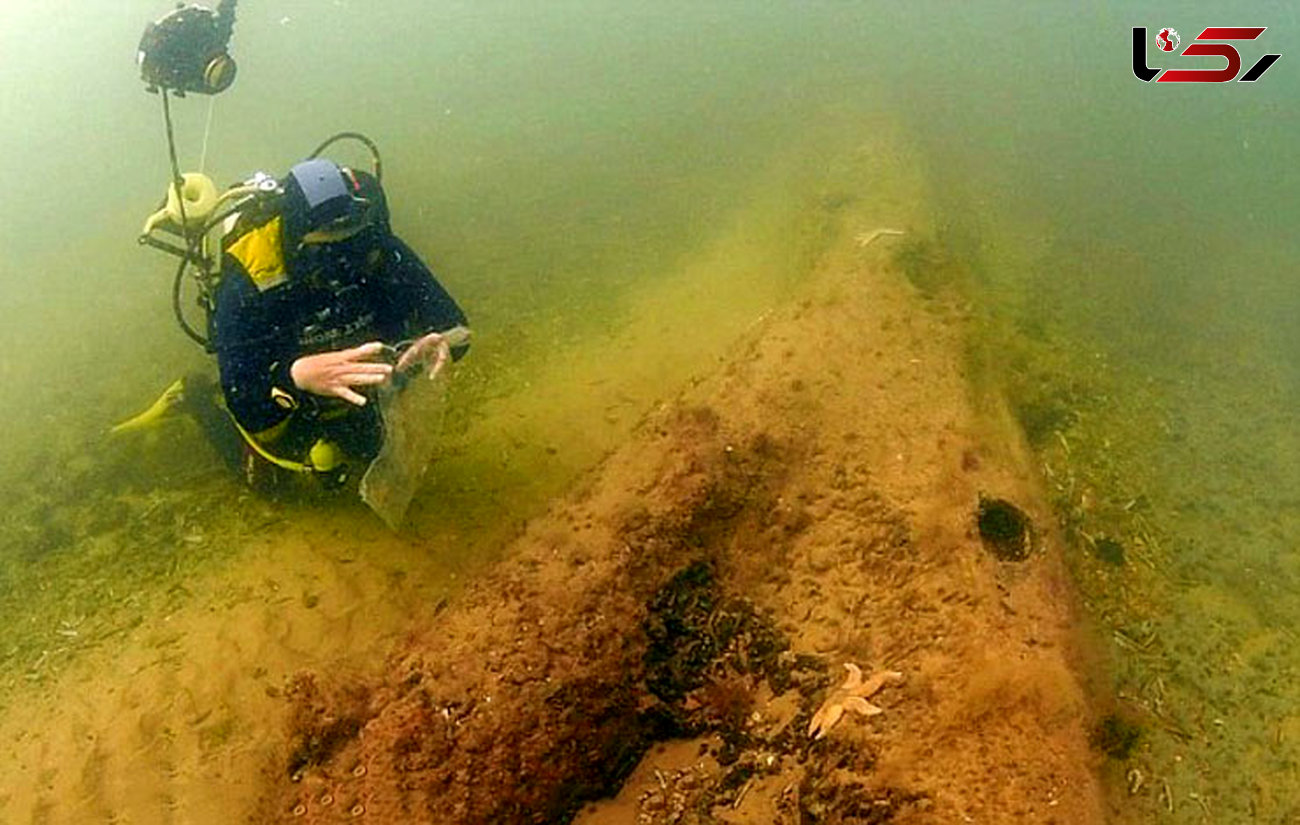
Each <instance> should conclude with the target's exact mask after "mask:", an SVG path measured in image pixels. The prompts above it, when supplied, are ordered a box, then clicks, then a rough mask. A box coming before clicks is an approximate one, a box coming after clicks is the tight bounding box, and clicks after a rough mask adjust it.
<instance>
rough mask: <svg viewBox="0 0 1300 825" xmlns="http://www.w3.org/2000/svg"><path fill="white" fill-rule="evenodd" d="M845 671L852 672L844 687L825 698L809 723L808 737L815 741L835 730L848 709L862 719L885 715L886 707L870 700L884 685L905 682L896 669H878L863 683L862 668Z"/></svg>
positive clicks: (852, 667) (852, 665)
mask: <svg viewBox="0 0 1300 825" xmlns="http://www.w3.org/2000/svg"><path fill="white" fill-rule="evenodd" d="M844 669H845V670H847V671H848V672H849V675H848V676H847V677H846V678H845V679H844V684H842V685H840V686H839V687H837V688H835V689H834V690H832V691H831V694H830V696H827V697H826V701H825V702H822V706H821V707H819V708H818V709H817V712H816V713H814V714H813V717H812V721H810V722H809V723H808V735H809V736H811V737H812V738H813V739H821V738H822V737H823V736H825V735H826V734H827V733H829V732H830V729H831V728H833V727H835V723H836V722H839V721H840V719H841V718H842V717H843V716H844V711H846V710H851V711H853V712H855V713H860V714H862V715H863V716H875V715H876V714H878V713H884V712H885V711H884V709H883V708H879V707H876V706H875V705H873V704H871V703H870V702H868V701H867V698H868V697H870V696H873V695H874V694H875V693H876V692H877V691H878V690H880V689H881V688H882V687H884V686H885V685H887V684H890V683H891V682H899V681H902V678H903V674H901V673H899V672H898V671H897V670H877V671H876V672H875V673H873V674H871V676H869V677H867V679H866V681H863V679H862V669H861V668H859V667H858V666H857V665H855V664H851V663H846V664H845V665H844Z"/></svg>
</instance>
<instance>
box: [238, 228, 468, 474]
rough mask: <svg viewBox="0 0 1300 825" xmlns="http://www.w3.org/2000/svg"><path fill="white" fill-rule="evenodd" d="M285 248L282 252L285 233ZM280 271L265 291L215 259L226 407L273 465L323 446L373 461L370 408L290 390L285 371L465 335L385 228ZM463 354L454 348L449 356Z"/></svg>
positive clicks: (448, 301) (303, 249)
mask: <svg viewBox="0 0 1300 825" xmlns="http://www.w3.org/2000/svg"><path fill="white" fill-rule="evenodd" d="M284 240H285V243H284V247H286V249H287V248H289V247H290V245H291V243H290V242H291V241H292V235H291V233H290V232H288V231H287V232H286V233H285V238H284ZM284 270H285V272H284V276H283V277H282V278H280V279H279V280H278V282H276V283H273V284H271V285H267V284H266V283H265V280H263V281H262V282H259V281H258V280H257V279H256V278H255V277H254V275H250V273H249V272H248V267H246V266H245V264H244V263H243V262H241V260H239V259H238V258H237V257H236V256H234V255H231V254H229V253H227V254H226V255H224V257H223V260H222V278H221V283H220V285H219V287H218V289H217V294H216V312H215V314H214V316H213V324H212V341H213V344H214V346H215V348H216V351H217V359H218V363H219V366H220V370H221V387H222V390H223V393H224V396H225V400H226V406H227V408H228V409H229V411H230V412H231V413H232V414H233V415H234V417H235V419H236V420H237V421H238V422H239V424H240V425H241V426H242V427H243V428H244V429H245V430H246V431H248V432H249V433H252V434H263V435H262V439H259V440H265V441H269V442H273V443H271V444H270V445H269V449H270V450H271V451H272V452H274V453H275V454H277V455H279V456H282V457H288V458H293V459H294V460H301V456H302V454H303V453H304V452H305V450H306V449H307V448H309V447H310V445H311V443H312V442H314V441H315V440H316V439H317V438H322V437H323V438H326V439H328V440H330V441H333V442H335V443H336V444H338V445H339V446H340V447H342V448H343V449H344V451H345V452H347V453H349V454H351V455H353V456H357V457H361V458H370V457H373V456H374V454H375V453H376V452H377V451H378V448H379V446H380V440H381V438H382V433H381V431H380V426H379V421H378V412H377V410H376V409H375V405H374V404H367V405H365V406H363V407H357V406H354V405H352V404H350V403H348V402H346V401H343V400H341V399H336V398H325V397H321V396H317V395H313V394H311V393H308V392H305V391H303V390H300V389H298V388H297V387H295V386H294V383H293V380H292V378H291V377H290V375H289V369H290V367H291V366H292V365H293V362H294V361H295V360H296V359H297V358H299V357H301V356H304V355H312V354H315V353H320V352H328V351H334V350H340V349H346V348H348V347H354V346H357V345H360V344H363V343H366V342H368V341H382V342H384V343H386V344H389V345H396V344H398V343H399V342H403V341H409V340H412V339H415V338H418V337H420V336H421V335H424V334H426V333H429V332H442V331H445V330H448V329H450V328H452V327H455V326H465V325H466V320H465V315H464V313H463V312H462V311H461V309H460V307H459V306H457V305H456V302H455V301H454V300H453V299H452V297H451V296H450V295H449V294H448V293H447V291H446V290H445V289H443V287H442V285H441V284H439V283H438V281H437V279H435V278H434V276H433V274H432V273H431V272H430V271H429V269H428V268H427V267H426V266H425V265H424V263H423V262H422V261H421V260H420V259H419V257H418V256H417V255H416V254H415V253H414V252H412V251H411V249H410V247H408V246H407V245H406V244H405V243H403V242H402V241H401V240H400V239H398V238H397V237H396V236H394V235H393V234H392V233H391V231H390V230H389V229H388V225H387V221H386V220H385V221H382V222H380V223H379V224H377V225H374V226H370V227H367V228H366V229H364V230H362V231H361V232H360V234H357V235H355V236H353V237H351V238H348V239H346V240H342V241H338V242H335V243H331V244H326V245H319V246H317V245H300V246H299V247H298V248H297V250H296V251H295V252H293V253H292V254H289V253H287V252H286V253H285V255H284ZM466 349H468V346H467V345H466V346H461V347H457V348H453V349H452V351H451V354H452V357H453V358H459V357H460V356H462V355H464V353H465V351H466ZM286 420H287V424H285V426H284V428H283V431H279V430H275V428H277V426H278V425H281V424H282V423H285V422H286ZM269 431H273V432H274V435H273V436H272V435H270V434H269Z"/></svg>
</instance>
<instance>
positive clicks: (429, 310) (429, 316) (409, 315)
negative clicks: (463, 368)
mask: <svg viewBox="0 0 1300 825" xmlns="http://www.w3.org/2000/svg"><path fill="white" fill-rule="evenodd" d="M388 245H389V265H388V267H387V268H386V272H385V274H386V275H387V279H388V285H387V286H388V301H387V307H386V312H385V315H386V316H387V317H386V318H385V322H384V325H385V326H387V327H388V328H389V329H391V330H393V332H394V337H396V338H398V339H414V338H418V337H420V336H422V335H425V334H427V333H430V332H445V331H447V330H449V329H451V328H452V327H461V326H463V327H467V326H469V321H468V320H466V318H465V313H464V312H463V311H462V310H461V308H460V306H459V305H457V303H456V301H455V299H453V298H452V297H451V294H450V293H449V292H447V290H446V289H445V288H443V286H442V284H440V283H439V282H438V279H437V278H435V277H434V275H433V272H431V271H430V270H429V267H427V266H426V265H425V263H424V261H422V260H420V257H419V256H418V255H416V254H415V252H414V251H412V250H411V248H410V247H409V246H407V245H406V244H405V243H404V242H403V241H402V240H401V239H400V238H397V237H391V236H390V238H389V239H388ZM468 350H469V344H468V343H466V344H463V345H461V346H458V347H453V348H452V350H451V356H452V358H455V359H459V358H460V357H461V356H463V355H464V354H465V353H466V352H467V351H468Z"/></svg>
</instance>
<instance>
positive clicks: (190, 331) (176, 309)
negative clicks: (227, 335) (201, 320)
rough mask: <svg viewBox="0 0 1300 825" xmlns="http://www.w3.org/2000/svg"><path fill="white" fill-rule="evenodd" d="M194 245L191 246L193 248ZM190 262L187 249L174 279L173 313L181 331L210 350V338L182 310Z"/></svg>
mask: <svg viewBox="0 0 1300 825" xmlns="http://www.w3.org/2000/svg"><path fill="white" fill-rule="evenodd" d="M192 248H193V247H192V246H191V249H192ZM189 263H190V253H189V252H188V251H187V252H186V253H185V256H184V257H182V258H181V263H180V266H178V267H176V277H175V278H174V279H173V280H172V313H173V314H174V315H175V316H176V323H178V324H180V326H181V331H182V332H184V333H185V334H186V335H188V336H189V338H190V340H192V341H193V342H194V343H196V344H198V345H199V346H201V347H203V348H204V349H205V350H208V351H209V352H210V351H211V349H210V348H209V346H208V339H207V338H205V337H204V336H202V335H200V334H199V333H198V332H196V331H195V330H194V327H192V326H190V322H189V321H187V320H185V313H184V312H182V311H181V284H182V283H183V282H184V280H185V267H186V266H188V265H189Z"/></svg>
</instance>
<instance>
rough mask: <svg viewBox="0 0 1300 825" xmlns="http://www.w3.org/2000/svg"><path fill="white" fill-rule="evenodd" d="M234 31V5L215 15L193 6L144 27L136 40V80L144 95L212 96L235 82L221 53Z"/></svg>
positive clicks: (228, 2) (228, 1)
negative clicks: (160, 92)
mask: <svg viewBox="0 0 1300 825" xmlns="http://www.w3.org/2000/svg"><path fill="white" fill-rule="evenodd" d="M234 26H235V0H222V2H221V3H219V4H218V6H217V10H216V11H212V10H211V9H208V8H204V7H203V6H197V5H178V6H177V7H176V9H175V10H174V11H172V12H170V13H168V14H166V15H164V16H163V17H161V18H159V19H158V20H156V21H154V22H152V23H150V24H149V25H148V26H146V27H145V30H144V35H143V36H141V38H140V52H139V56H138V60H139V63H140V78H141V79H142V80H143V81H144V82H145V83H146V84H147V86H148V90H149V91H151V92H156V91H158V90H159V89H165V90H170V91H173V92H175V93H176V94H177V95H181V96H183V95H184V94H185V93H186V92H195V93H197V94H205V95H215V94H217V93H219V92H224V91H225V90H226V89H228V88H230V84H231V83H234V82H235V60H234V58H232V57H231V56H230V53H229V51H228V50H227V49H228V47H229V45H230V34H231V32H232V31H233V30H234Z"/></svg>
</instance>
